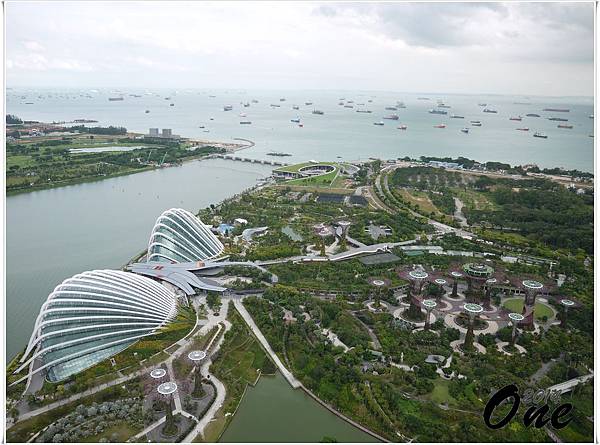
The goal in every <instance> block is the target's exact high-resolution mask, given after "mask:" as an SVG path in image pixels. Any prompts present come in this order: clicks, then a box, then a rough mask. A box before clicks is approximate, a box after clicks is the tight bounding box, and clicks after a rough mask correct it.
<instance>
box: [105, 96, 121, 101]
mask: <svg viewBox="0 0 600 445" xmlns="http://www.w3.org/2000/svg"><path fill="white" fill-rule="evenodd" d="M108 100H109V101H110V102H115V101H117V100H124V98H123V97H120V96H119V97H109V98H108Z"/></svg>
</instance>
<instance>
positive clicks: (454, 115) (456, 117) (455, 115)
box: [450, 114, 465, 119]
mask: <svg viewBox="0 0 600 445" xmlns="http://www.w3.org/2000/svg"><path fill="white" fill-rule="evenodd" d="M450 118H451V119H464V118H465V117H464V116H459V115H458V114H451V115H450Z"/></svg>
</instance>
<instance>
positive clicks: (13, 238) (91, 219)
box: [6, 159, 271, 360]
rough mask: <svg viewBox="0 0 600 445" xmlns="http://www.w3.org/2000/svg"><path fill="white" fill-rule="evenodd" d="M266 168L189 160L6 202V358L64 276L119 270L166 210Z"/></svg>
mask: <svg viewBox="0 0 600 445" xmlns="http://www.w3.org/2000/svg"><path fill="white" fill-rule="evenodd" d="M270 172H271V168H269V167H267V166H263V165H259V164H243V163H237V162H231V161H226V160H222V159H210V160H204V161H192V162H189V163H185V164H184V165H183V166H181V167H172V168H166V169H159V170H153V171H148V172H143V173H137V174H133V175H128V176H120V177H116V178H110V179H105V180H103V181H98V182H89V183H84V184H77V185H72V186H66V187H59V188H54V189H49V190H42V191H36V192H31V193H23V194H19V195H15V196H9V197H8V198H7V200H6V357H7V359H8V360H9V359H11V358H12V357H13V356H14V355H15V354H17V353H18V352H19V351H20V350H22V349H23V347H24V346H25V345H26V344H27V341H28V340H29V336H30V335H31V329H32V327H33V324H34V321H35V318H36V317H37V315H38V313H39V310H40V306H41V305H42V303H43V302H44V301H45V300H46V298H47V297H48V294H50V292H52V290H53V289H54V287H55V286H57V285H58V284H60V283H61V282H62V281H63V280H64V279H66V278H69V277H71V276H73V275H74V274H77V273H79V272H84V271H86V270H91V269H102V268H111V269H114V268H120V267H121V266H123V265H124V264H126V263H127V262H128V261H129V259H131V258H132V257H133V256H135V255H136V254H137V253H139V252H141V251H142V250H143V249H144V248H145V247H146V245H147V243H148V238H149V236H150V231H151V230H152V226H153V225H154V221H155V220H156V218H157V217H158V216H159V215H160V214H161V213H162V212H163V211H164V210H166V209H169V208H171V207H181V208H184V209H187V210H189V211H192V212H197V211H198V210H199V209H201V208H204V207H207V206H209V205H210V204H217V203H218V202H219V201H221V200H223V199H225V198H228V197H230V196H233V195H234V194H236V193H239V192H241V191H242V190H244V189H247V188H248V187H251V186H253V185H255V184H256V180H257V179H258V178H262V177H264V176H267V175H269V174H270Z"/></svg>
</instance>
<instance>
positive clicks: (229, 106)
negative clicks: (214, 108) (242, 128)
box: [223, 105, 233, 111]
mask: <svg viewBox="0 0 600 445" xmlns="http://www.w3.org/2000/svg"><path fill="white" fill-rule="evenodd" d="M231 110H233V106H231V105H225V106H224V107H223V111H231Z"/></svg>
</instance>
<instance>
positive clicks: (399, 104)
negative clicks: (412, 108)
mask: <svg viewBox="0 0 600 445" xmlns="http://www.w3.org/2000/svg"><path fill="white" fill-rule="evenodd" d="M396 106H397V107H398V108H406V105H404V102H398V103H397V104H396Z"/></svg>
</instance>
